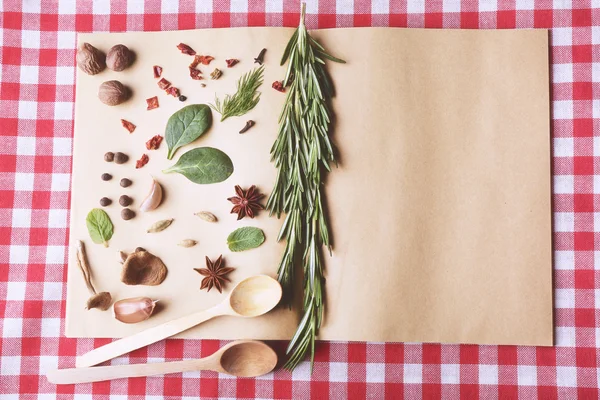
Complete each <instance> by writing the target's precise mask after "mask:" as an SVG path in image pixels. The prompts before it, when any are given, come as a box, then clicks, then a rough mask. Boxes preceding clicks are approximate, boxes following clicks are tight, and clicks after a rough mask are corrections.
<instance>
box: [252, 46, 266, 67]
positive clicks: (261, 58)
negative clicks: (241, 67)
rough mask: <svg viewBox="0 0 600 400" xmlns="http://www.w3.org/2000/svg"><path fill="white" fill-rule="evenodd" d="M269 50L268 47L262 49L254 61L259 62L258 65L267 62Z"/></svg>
mask: <svg viewBox="0 0 600 400" xmlns="http://www.w3.org/2000/svg"><path fill="white" fill-rule="evenodd" d="M266 52H267V49H262V50H261V51H260V53H258V57H256V58H255V59H254V63H255V64H258V65H263V62H265V53H266Z"/></svg>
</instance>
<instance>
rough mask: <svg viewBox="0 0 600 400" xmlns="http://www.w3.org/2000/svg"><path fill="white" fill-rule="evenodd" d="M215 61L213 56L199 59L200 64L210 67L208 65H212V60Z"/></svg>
mask: <svg viewBox="0 0 600 400" xmlns="http://www.w3.org/2000/svg"><path fill="white" fill-rule="evenodd" d="M214 59H215V58H214V57H212V56H200V57H199V61H200V63H201V64H203V65H208V64H210V62H211V61H212V60H214Z"/></svg>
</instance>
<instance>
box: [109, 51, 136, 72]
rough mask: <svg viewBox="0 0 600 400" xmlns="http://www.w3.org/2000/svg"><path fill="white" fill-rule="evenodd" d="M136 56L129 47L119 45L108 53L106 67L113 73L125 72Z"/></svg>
mask: <svg viewBox="0 0 600 400" xmlns="http://www.w3.org/2000/svg"><path fill="white" fill-rule="evenodd" d="M133 58H134V54H133V52H132V51H131V50H129V48H128V47H127V46H124V45H122V44H117V45H115V46H113V47H111V48H110V50H109V51H108V53H106V66H107V67H108V68H109V69H112V70H113V71H123V70H124V69H125V68H127V67H129V66H130V65H131V63H132V62H133Z"/></svg>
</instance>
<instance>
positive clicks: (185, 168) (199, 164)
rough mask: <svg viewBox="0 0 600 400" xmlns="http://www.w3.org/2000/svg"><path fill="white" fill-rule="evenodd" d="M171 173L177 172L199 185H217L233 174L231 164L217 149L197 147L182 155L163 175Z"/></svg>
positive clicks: (229, 159) (227, 157)
mask: <svg viewBox="0 0 600 400" xmlns="http://www.w3.org/2000/svg"><path fill="white" fill-rule="evenodd" d="M171 172H178V173H180V174H181V175H183V176H185V177H186V178H188V179H189V180H190V181H192V182H194V183H198V184H200V185H204V184H209V183H218V182H223V181H224V180H225V179H227V178H229V176H230V175H231V174H232V173H233V163H232V162H231V158H229V156H228V155H227V154H225V153H223V152H222V151H221V150H219V149H214V148H212V147H198V148H196V149H193V150H190V151H188V152H187V153H185V154H184V155H182V156H181V157H180V158H179V161H177V163H176V164H175V165H173V166H172V167H170V168H167V169H165V170H163V173H165V174H169V173H171Z"/></svg>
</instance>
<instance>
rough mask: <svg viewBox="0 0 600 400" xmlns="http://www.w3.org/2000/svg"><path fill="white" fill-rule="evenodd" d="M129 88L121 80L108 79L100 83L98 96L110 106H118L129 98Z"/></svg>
mask: <svg viewBox="0 0 600 400" xmlns="http://www.w3.org/2000/svg"><path fill="white" fill-rule="evenodd" d="M129 96H130V92H129V89H128V88H127V87H126V86H125V85H123V84H122V83H121V82H119V81H106V82H104V83H102V85H100V89H99V90H98V98H99V99H100V101H101V102H103V103H104V104H106V105H109V106H116V105H119V104H121V103H123V102H124V101H126V100H127V99H129Z"/></svg>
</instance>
